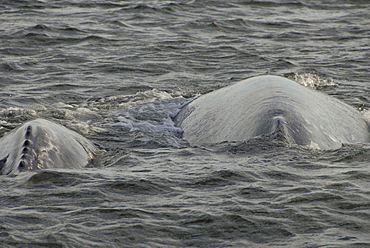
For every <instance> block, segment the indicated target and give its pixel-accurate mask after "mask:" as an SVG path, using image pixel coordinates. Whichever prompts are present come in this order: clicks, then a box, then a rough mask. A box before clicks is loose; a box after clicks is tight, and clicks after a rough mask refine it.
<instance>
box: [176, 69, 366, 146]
mask: <svg viewBox="0 0 370 248" xmlns="http://www.w3.org/2000/svg"><path fill="white" fill-rule="evenodd" d="M174 121H175V124H177V125H178V126H180V127H181V128H182V129H183V131H184V133H183V137H184V138H185V139H186V140H187V141H188V142H189V143H190V144H191V145H201V144H207V143H219V142H223V141H245V140H249V139H251V138H253V137H257V136H260V135H264V134H268V135H272V136H277V135H278V136H280V137H283V138H284V139H285V140H286V141H287V142H288V143H291V144H297V145H303V146H309V147H312V148H319V149H335V148H339V147H341V146H342V144H343V143H356V142H362V143H366V142H369V127H368V125H367V123H366V122H365V120H364V118H363V116H362V115H361V113H359V112H358V111H357V110H355V109H354V108H353V107H351V106H349V105H347V104H345V103H343V102H341V101H339V100H338V99H335V98H333V97H330V96H328V95H325V94H322V93H321V92H318V91H315V90H312V89H309V88H307V87H304V86H301V85H299V84H297V83H296V82H294V81H291V80H289V79H286V78H283V77H278V76H259V77H253V78H250V79H247V80H243V81H240V82H238V83H236V84H234V85H231V86H228V87H225V88H222V89H219V90H216V91H214V92H211V93H208V94H206V95H203V96H201V97H199V98H197V99H195V100H194V101H192V102H190V103H189V104H188V105H186V106H185V107H184V108H183V109H182V110H181V111H180V112H179V113H178V115H177V116H176V117H175V119H174Z"/></svg>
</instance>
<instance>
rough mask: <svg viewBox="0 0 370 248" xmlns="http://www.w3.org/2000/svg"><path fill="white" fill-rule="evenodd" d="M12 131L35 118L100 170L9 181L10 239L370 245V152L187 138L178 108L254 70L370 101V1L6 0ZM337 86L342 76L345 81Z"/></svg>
mask: <svg viewBox="0 0 370 248" xmlns="http://www.w3.org/2000/svg"><path fill="white" fill-rule="evenodd" d="M0 13H1V15H0V44H1V46H0V85H1V88H0V96H1V97H0V116H1V118H0V135H3V134H4V133H6V132H8V131H9V130H12V129H13V128H15V127H17V126H18V125H20V124H21V123H24V122H25V121H27V120H31V119H35V118H38V117H42V118H47V119H50V120H53V121H55V122H58V123H61V124H63V125H65V126H67V127H69V128H71V129H73V130H76V131H77V132H79V133H81V134H83V135H84V136H86V137H88V138H89V139H91V140H92V141H94V143H95V144H97V145H98V146H99V147H100V148H101V149H104V150H106V151H107V152H106V155H105V156H104V157H103V158H102V161H101V163H102V166H101V167H97V168H88V169H85V170H73V169H66V170H47V171H38V172H25V173H21V174H20V175H19V176H16V177H8V176H1V177H0V188H1V190H0V192H1V193H0V194H1V196H0V199H1V203H0V204H1V207H0V243H1V246H2V247H194V246H195V247H246V246H251V247H268V246H271V247H274V246H280V247H368V246H370V237H369V230H370V204H369V202H370V201H369V200H370V194H369V188H370V187H369V186H370V170H369V168H368V166H369V162H370V161H369V158H370V149H369V145H367V144H358V145H351V146H345V147H343V148H341V149H339V150H334V151H313V150H308V149H303V148H300V147H291V148H286V147H278V146H274V145H273V144H269V143H268V142H264V141H262V140H252V141H249V142H244V143H243V142H239V143H221V144H216V145H214V146H202V147H190V146H189V145H188V144H187V143H186V142H185V141H184V140H182V139H181V137H180V136H181V130H180V129H178V128H177V127H175V126H174V125H173V122H172V120H171V116H173V115H174V114H176V112H177V111H178V109H179V107H180V106H181V105H182V104H184V103H186V102H187V101H188V100H189V99H191V98H192V97H195V96H196V95H198V94H203V93H206V92H209V91H212V90H215V89H218V88H220V87H223V86H226V85H230V84H232V83H234V82H237V81H239V80H241V79H245V78H248V77H251V76H255V75H263V74H274V75H282V76H284V75H285V76H287V77H291V78H295V79H296V80H297V81H299V82H300V83H303V84H309V85H311V86H313V87H315V88H317V89H318V90H321V91H323V92H325V93H327V94H330V95H333V96H334V97H337V98H339V99H342V100H343V101H346V102H347V103H349V104H351V105H353V106H354V107H355V108H358V109H360V110H367V109H369V108H370V97H369V96H370V94H369V93H370V85H369V83H368V79H369V65H370V62H369V59H368V58H369V56H370V54H369V51H370V49H369V48H370V47H369V44H370V42H369V35H370V28H369V27H370V25H369V24H370V21H369V20H370V18H369V17H370V15H369V13H370V4H369V3H368V2H367V1H345V0H340V1H325V3H321V2H317V1H282V0H274V1H272V0H271V1H241V0H240V1H236V0H234V1H228V2H224V1H219V0H213V1H211V0H205V1H196V0H195V1H174V0H172V1H98V0H93V1H82V0H66V1H36V0H32V1H31V0H25V1H2V3H1V7H0ZM335 85H337V86H335Z"/></svg>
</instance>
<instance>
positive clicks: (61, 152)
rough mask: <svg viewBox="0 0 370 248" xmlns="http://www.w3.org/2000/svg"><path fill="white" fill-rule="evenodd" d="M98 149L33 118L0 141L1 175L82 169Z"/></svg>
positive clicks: (63, 130)
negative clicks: (45, 170)
mask: <svg viewBox="0 0 370 248" xmlns="http://www.w3.org/2000/svg"><path fill="white" fill-rule="evenodd" d="M97 152H98V149H97V148H96V147H95V146H94V145H93V144H92V143H91V142H90V141H89V140H87V139H86V138H84V137H83V136H81V135H80V134H78V133H76V132H74V131H71V130H69V129H67V128H66V127H64V126H61V125H59V124H56V123H53V122H50V121H47V120H44V119H36V120H33V121H29V122H27V123H25V124H23V125H22V126H21V127H20V128H18V129H16V130H14V131H12V132H11V133H9V134H7V135H5V137H3V138H2V139H1V140H0V174H6V175H12V174H17V173H19V172H20V171H24V170H37V169H48V168H83V167H85V166H87V165H88V164H90V163H91V162H92V161H93V159H94V157H95V155H96V153H97Z"/></svg>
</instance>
